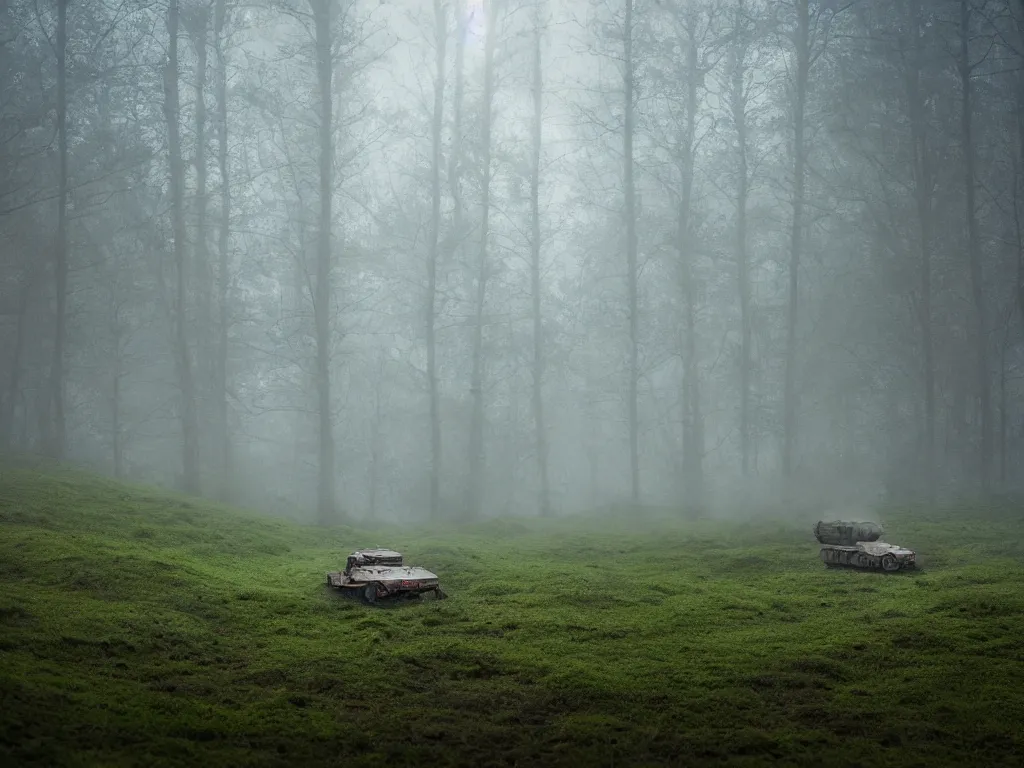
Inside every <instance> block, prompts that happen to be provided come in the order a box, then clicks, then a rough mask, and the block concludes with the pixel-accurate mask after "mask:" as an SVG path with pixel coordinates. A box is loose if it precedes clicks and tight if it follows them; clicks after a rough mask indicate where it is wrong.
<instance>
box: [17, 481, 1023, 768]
mask: <svg viewBox="0 0 1024 768" xmlns="http://www.w3.org/2000/svg"><path fill="white" fill-rule="evenodd" d="M885 522H886V524H887V527H888V530H889V533H890V535H888V536H887V539H888V540H890V541H894V542H896V543H901V544H904V545H908V546H912V547H915V548H917V549H918V551H919V553H920V555H921V559H922V562H923V565H924V566H925V568H924V570H923V571H922V572H920V573H917V574H910V575H901V574H897V575H893V576H890V575H884V574H874V573H860V572H852V571H830V570H826V569H825V568H824V567H823V566H822V564H821V562H820V561H819V560H818V559H817V545H816V544H815V542H814V540H813V538H811V536H810V533H809V529H808V526H807V525H806V524H804V523H803V522H801V523H799V524H796V523H794V524H792V525H789V526H782V527H780V525H779V524H778V523H773V524H771V525H769V524H766V523H765V524H760V525H758V524H748V525H740V524H724V523H710V522H689V523H684V522H680V523H678V524H677V525H674V526H663V527H660V528H658V529H657V530H654V529H648V530H646V531H639V532H638V531H632V532H631V531H630V530H629V527H628V526H627V525H617V526H613V525H612V524H611V523H603V524H602V527H601V528H600V529H599V530H587V531H580V530H579V529H578V525H577V524H574V523H572V522H570V521H559V522H556V523H550V524H542V523H540V522H537V523H529V524H523V523H515V522H495V523H484V524H480V525H477V526H474V527H471V528H468V529H463V530H460V531H457V532H456V531H454V530H453V529H444V530H437V529H423V530H415V531H410V530H386V529H381V530H376V531H365V530H362V531H361V530H353V529H343V528H339V529H335V530H332V531H331V532H330V533H329V534H328V535H325V534H324V532H323V531H320V530H314V529H309V528H302V527H298V526H294V525H290V524H286V523H282V522H275V521H270V520H267V519H264V518H258V517H254V516H246V515H243V514H242V513H239V512H235V511H232V510H228V509H223V508H216V507H214V506H211V505H200V504H198V503H195V502H193V501H190V500H187V499H180V498H176V497H170V496H166V495H162V494H158V493H155V492H152V491H148V490H145V489H139V488H130V487H125V486H119V485H117V484H114V483H112V482H109V481H106V480H101V479H97V478H95V477H91V476H88V475H81V474H76V473H72V472H67V471H48V472H47V473H41V472H39V471H35V470H31V469H14V470H12V469H6V470H2V471H0V764H3V765H47V766H63V765H83V766H84V765H104V766H116V765H147V766H148V765H198V764H203V765H252V766H263V765H266V766H276V765H303V766H317V765H325V766H326V765H332V766H335V765H344V766H346V768H352V767H354V766H380V765H384V764H387V765H390V766H400V765H414V764H415V765H431V766H444V765H478V766H488V765H517V764H518V765H531V766H538V765H545V766H546V765H564V766H581V765H588V766H590V765H592V766H606V765H607V766H611V765H620V766H622V765H666V764H677V765H688V766H692V765H713V764H718V763H720V762H722V761H723V760H725V759H726V758H728V759H729V760H730V765H737V766H755V765H762V764H767V763H769V762H773V761H780V760H781V761H782V762H783V763H784V764H787V765H794V766H799V765H807V766H811V765H813V766H821V765H848V766H855V765H858V766H872V767H873V768H879V767H881V766H890V765H891V766H896V765H899V766H928V767H929V768H933V767H934V766H940V765H964V764H967V765H985V766H999V765H1007V766H1009V765H1020V760H1021V757H1020V755H1021V749H1022V747H1024V744H1022V737H1021V735H1020V723H1021V722H1022V721H1024V617H1022V609H1024V592H1022V586H1024V543H1022V540H1021V532H1022V528H1024V526H1022V522H1024V515H1022V513H1021V511H1020V510H1014V509H1002V508H991V509H963V510H955V509H952V510H945V511H943V512H941V513H932V514H931V515H930V519H928V520H924V519H923V515H922V513H920V512H918V513H916V514H912V513H911V512H902V513H900V512H898V511H894V512H893V513H892V514H891V515H889V516H887V518H886V520H885ZM377 544H379V545H382V546H392V547H395V548H398V549H400V550H402V551H403V552H405V553H406V556H407V561H408V562H411V563H416V564H421V565H423V566H425V567H428V568H430V569H432V570H434V571H436V572H438V573H439V574H440V575H441V576H442V583H443V584H444V586H445V587H446V589H447V590H448V592H449V594H450V595H451V598H450V599H449V600H447V601H442V602H437V601H434V600H430V599H424V600H423V601H421V602H419V603H412V604H404V605H400V606H395V607H389V608H370V607H367V606H363V605H361V604H359V603H357V602H354V601H351V600H345V599H340V598H337V597H335V596H333V595H331V594H328V593H327V592H326V591H325V589H324V587H323V586H322V582H323V576H324V572H325V571H326V570H329V569H333V568H337V567H340V565H341V564H342V563H343V559H344V556H345V555H346V554H347V553H348V552H349V551H350V550H351V549H353V548H355V547H359V546H368V545H377Z"/></svg>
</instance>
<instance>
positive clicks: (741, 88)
mask: <svg viewBox="0 0 1024 768" xmlns="http://www.w3.org/2000/svg"><path fill="white" fill-rule="evenodd" d="M745 16H746V9H745V3H744V0H739V2H738V3H737V6H736V21H735V27H734V29H735V34H736V42H735V44H734V47H733V50H732V56H733V61H732V84H731V89H730V93H729V97H730V102H731V106H732V118H733V125H734V127H735V129H736V161H737V165H738V173H737V179H736V274H737V289H738V291H739V300H740V466H741V469H742V471H743V476H744V477H747V476H748V475H749V474H750V420H751V419H750V378H751V377H750V373H751V371H750V369H751V359H750V358H751V346H752V337H753V319H752V317H751V299H750V261H749V257H748V255H747V201H748V198H749V197H750V170H749V167H748V161H747V98H746V92H745V87H746V72H747V69H746V54H747V43H746V31H745V30H746V19H745Z"/></svg>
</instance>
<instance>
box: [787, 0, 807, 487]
mask: <svg viewBox="0 0 1024 768" xmlns="http://www.w3.org/2000/svg"><path fill="white" fill-rule="evenodd" d="M796 13H797V24H796V29H795V30H794V36H793V52H794V54H795V56H796V72H795V78H794V82H793V104H792V108H793V114H792V120H793V196H792V208H793V220H792V225H791V228H790V241H789V310H788V314H787V318H786V374H785V390H784V393H783V448H782V474H783V476H784V477H786V478H789V477H791V476H792V474H793V454H794V452H795V450H796V438H797V407H796V400H797V392H796V368H797V365H798V360H797V338H796V333H797V327H798V319H799V318H798V311H799V308H800V295H799V288H800V283H799V276H800V258H801V251H802V248H803V230H804V193H805V192H804V186H805V181H806V173H807V156H806V148H805V146H804V129H805V112H806V107H807V82H808V77H809V74H810V68H811V16H810V6H809V0H796Z"/></svg>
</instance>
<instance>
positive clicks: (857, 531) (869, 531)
mask: <svg viewBox="0 0 1024 768" xmlns="http://www.w3.org/2000/svg"><path fill="white" fill-rule="evenodd" d="M882 533H883V531H882V526H880V525H879V524H878V523H867V522H850V521H846V520H833V521H832V522H825V521H824V520H820V521H818V522H817V523H815V524H814V538H816V539H817V540H818V543H820V544H832V545H835V546H840V547H852V546H853V545H854V544H856V543H857V542H858V541H878V540H879V539H880V538H882Z"/></svg>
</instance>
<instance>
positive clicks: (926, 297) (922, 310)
mask: <svg viewBox="0 0 1024 768" xmlns="http://www.w3.org/2000/svg"><path fill="white" fill-rule="evenodd" d="M906 29H907V32H906V33H905V34H904V35H903V37H902V39H901V41H900V48H901V51H902V53H903V59H904V61H903V71H904V83H905V90H906V95H907V103H908V112H909V116H910V130H911V136H912V140H913V152H914V192H915V201H916V204H917V222H918V230H919V238H920V242H919V247H920V250H921V253H920V266H919V270H918V291H919V292H920V297H919V302H918V306H917V314H918V323H919V325H920V333H921V349H922V352H923V358H924V360H923V363H924V371H923V373H924V376H923V380H922V383H923V389H924V392H923V394H924V421H925V450H924V456H923V461H924V474H925V494H926V496H927V498H928V499H929V500H930V499H933V498H934V494H935V348H934V341H933V331H932V264H931V249H932V184H933V178H934V176H933V174H934V171H933V169H932V158H931V152H930V150H929V149H928V124H927V118H926V115H925V103H924V99H923V96H922V93H921V67H922V62H923V60H924V55H925V51H924V41H923V39H922V37H921V34H920V32H921V4H920V0H908V2H907V25H906Z"/></svg>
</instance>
